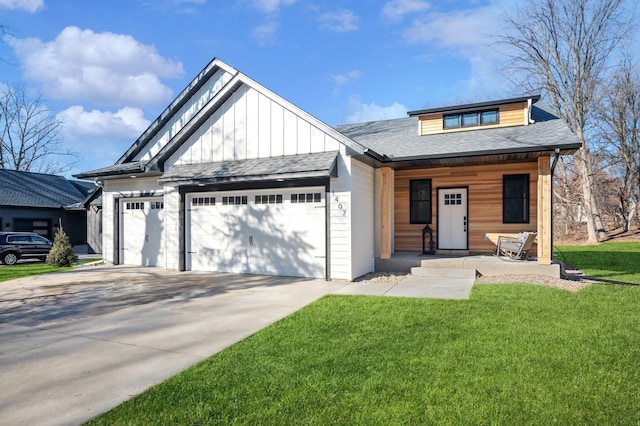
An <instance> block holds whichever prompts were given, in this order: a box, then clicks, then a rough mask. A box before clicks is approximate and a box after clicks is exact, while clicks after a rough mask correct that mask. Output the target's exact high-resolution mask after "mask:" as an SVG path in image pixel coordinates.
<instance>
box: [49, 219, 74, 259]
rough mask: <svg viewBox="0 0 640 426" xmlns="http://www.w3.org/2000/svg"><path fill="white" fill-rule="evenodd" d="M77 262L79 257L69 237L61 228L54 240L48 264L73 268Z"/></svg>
mask: <svg viewBox="0 0 640 426" xmlns="http://www.w3.org/2000/svg"><path fill="white" fill-rule="evenodd" d="M77 261H78V256H77V255H76V253H75V251H73V247H72V246H71V242H70V241H69V237H68V236H67V234H66V233H65V232H64V229H62V226H60V228H58V232H56V236H55V239H54V240H53V247H51V251H50V252H49V254H48V255H47V263H48V264H49V265H51V266H71V265H73V264H74V263H76V262H77Z"/></svg>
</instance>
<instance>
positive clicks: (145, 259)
mask: <svg viewBox="0 0 640 426" xmlns="http://www.w3.org/2000/svg"><path fill="white" fill-rule="evenodd" d="M163 234H164V203H163V201H162V198H135V199H134V198H127V199H123V200H120V263H122V264H125V265H142V266H164V264H165V259H164V238H163Z"/></svg>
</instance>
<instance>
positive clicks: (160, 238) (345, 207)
mask: <svg viewBox="0 0 640 426" xmlns="http://www.w3.org/2000/svg"><path fill="white" fill-rule="evenodd" d="M538 101H539V96H528V97H521V98H512V99H506V100H500V101H493V102H483V103H476V104H467V105H457V106H452V107H445V108H436V109H428V110H421V111H413V112H409V113H408V116H407V117H406V118H400V119H395V120H385V121H377V122H370V123H362V124H349V125H344V126H339V127H336V128H333V127H330V126H328V125H327V124H325V123H323V122H322V121H320V120H318V119H317V118H315V117H313V116H311V115H309V114H307V113H306V112H304V111H303V110H302V109H300V108H298V107H296V106H295V105H293V104H291V103H290V102H288V101H286V100H284V99H282V98H281V97H280V96H278V95H277V94H275V93H273V92H271V91H269V90H268V89H266V88H265V87H263V86H261V85H260V84H258V83H256V82H255V81H253V80H252V79H250V78H249V77H247V76H246V75H244V74H242V73H241V72H238V71H237V70H235V69H234V68H232V67H230V66H228V65H226V64H225V63H223V62H221V61H220V60H218V59H214V60H213V61H212V62H211V63H209V64H208V65H207V66H206V68H205V69H204V70H202V72H200V74H198V76H196V78H195V79H194V80H193V81H192V82H191V83H190V84H189V86H188V87H187V88H186V89H184V90H183V91H182V93H180V94H179V95H178V97H177V98H176V99H175V100H174V101H173V102H172V103H171V104H170V105H169V106H168V107H167V108H166V109H165V110H164V111H163V113H162V114H161V115H160V117H158V118H157V119H156V120H155V121H154V122H153V123H152V124H151V125H150V126H149V128H148V129H147V130H146V131H145V132H144V133H143V134H142V135H141V136H140V137H139V138H138V139H137V140H136V141H135V142H134V143H133V145H132V146H131V147H130V148H129V150H127V152H125V153H124V155H122V157H121V158H120V159H119V160H118V161H117V163H116V164H115V165H113V166H110V167H105V168H102V169H98V170H93V171H88V172H85V173H82V174H80V175H77V177H79V178H91V179H94V180H96V181H97V183H98V184H99V185H101V186H102V188H103V189H102V190H103V194H102V196H103V214H104V217H103V239H104V240H103V256H104V258H105V260H107V261H110V262H113V263H116V264H130V265H148V266H161V267H164V268H167V269H175V270H198V271H220V272H238V273H249V274H267V275H286V276H299V277H316V278H325V279H346V280H351V279H354V278H356V277H358V276H360V275H363V274H366V273H368V272H371V271H373V270H374V261H375V259H376V258H382V259H388V258H390V257H391V256H392V255H393V253H396V252H409V253H420V252H422V250H423V248H422V247H423V243H424V238H425V237H424V233H423V230H424V229H425V227H426V226H428V227H429V228H427V229H429V230H431V231H432V235H433V237H432V238H433V240H432V241H433V246H434V247H433V248H434V249H435V250H437V251H439V252H446V253H454V254H455V253H460V254H468V253H488V252H494V251H495V243H494V241H492V238H490V237H488V236H491V235H496V234H501V233H517V232H520V231H534V232H537V233H538V242H537V259H538V263H542V264H547V263H550V261H551V231H552V229H551V228H552V227H551V223H552V209H551V175H552V168H553V163H554V160H557V158H558V156H559V155H564V154H571V153H573V152H575V150H576V149H578V148H579V147H580V143H579V142H578V140H577V139H576V138H575V137H574V135H573V134H572V133H571V132H569V130H568V129H567V128H566V126H565V125H564V124H563V123H562V122H561V120H559V119H558V118H557V117H556V116H555V115H553V112H552V111H551V109H550V108H549V107H548V106H546V105H544V104H543V103H542V102H538ZM427 238H428V237H427Z"/></svg>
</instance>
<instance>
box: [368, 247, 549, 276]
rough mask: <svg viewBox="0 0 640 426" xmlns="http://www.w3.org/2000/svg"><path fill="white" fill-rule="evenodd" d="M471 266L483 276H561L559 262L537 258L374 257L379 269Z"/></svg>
mask: <svg viewBox="0 0 640 426" xmlns="http://www.w3.org/2000/svg"><path fill="white" fill-rule="evenodd" d="M415 267H422V268H428V269H472V270H475V271H476V274H480V275H511V274H532V275H547V276H550V277H554V278H560V265H559V264H557V263H551V264H547V265H545V264H541V263H539V262H538V261H537V259H535V258H533V257H532V258H531V259H530V260H521V261H512V260H506V259H504V258H498V257H496V256H492V255H468V254H465V255H452V254H435V255H428V254H420V253H393V254H392V255H391V257H390V258H389V259H381V258H377V259H375V271H376V272H383V271H384V272H407V273H409V272H411V268H415Z"/></svg>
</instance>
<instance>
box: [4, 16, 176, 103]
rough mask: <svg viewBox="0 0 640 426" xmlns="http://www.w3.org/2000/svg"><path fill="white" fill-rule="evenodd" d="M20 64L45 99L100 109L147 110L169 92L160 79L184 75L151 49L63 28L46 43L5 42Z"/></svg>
mask: <svg viewBox="0 0 640 426" xmlns="http://www.w3.org/2000/svg"><path fill="white" fill-rule="evenodd" d="M6 41H7V43H8V44H10V45H11V46H12V47H13V48H14V50H15V51H16V53H17V54H18V56H19V57H20V59H21V61H22V65H23V68H24V72H25V77H26V78H27V79H29V80H32V81H36V82H38V83H40V84H41V85H42V87H43V89H44V90H45V92H46V93H47V95H49V96H51V97H54V98H58V99H66V100H78V101H90V102H93V103H95V104H101V105H122V104H127V105H148V104H154V103H158V102H163V101H166V100H167V99H170V98H171V97H172V91H171V89H169V88H168V87H167V86H165V85H164V84H162V82H161V81H160V78H176V77H179V76H181V75H182V74H183V73H184V70H183V68H182V64H181V63H180V62H175V61H172V60H169V59H165V58H163V57H162V56H160V55H159V54H158V52H157V51H156V48H155V47H154V46H152V45H145V44H142V43H140V42H138V41H137V40H135V39H134V38H133V37H131V36H129V35H123V34H115V33H110V32H103V33H95V32H93V31H91V30H81V29H80V28H78V27H67V28H65V29H64V30H62V32H61V33H60V34H59V35H58V36H57V37H56V38H55V40H53V41H50V42H43V41H41V40H40V39H37V38H27V39H16V38H11V37H9V38H7V39H6Z"/></svg>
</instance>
